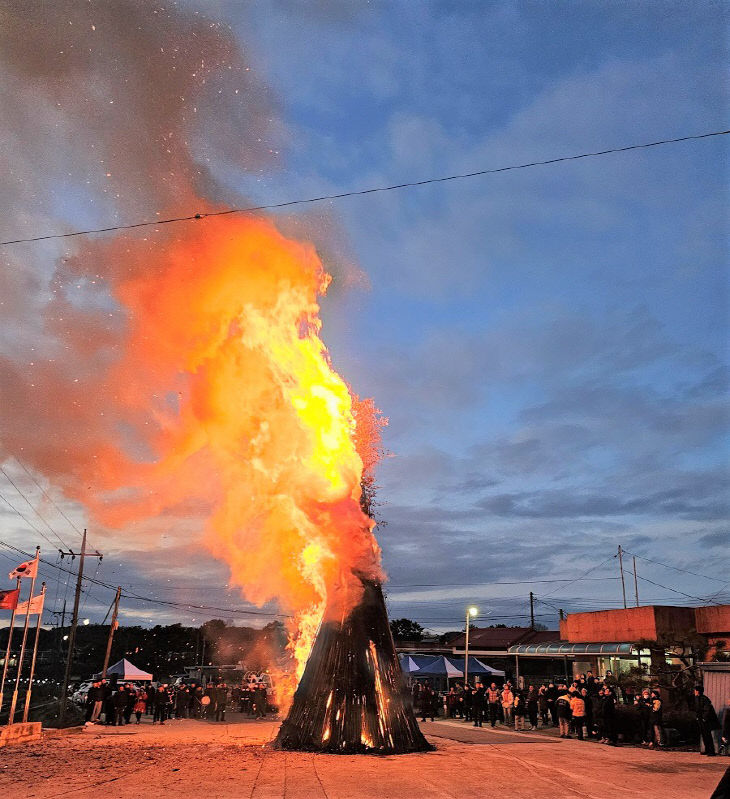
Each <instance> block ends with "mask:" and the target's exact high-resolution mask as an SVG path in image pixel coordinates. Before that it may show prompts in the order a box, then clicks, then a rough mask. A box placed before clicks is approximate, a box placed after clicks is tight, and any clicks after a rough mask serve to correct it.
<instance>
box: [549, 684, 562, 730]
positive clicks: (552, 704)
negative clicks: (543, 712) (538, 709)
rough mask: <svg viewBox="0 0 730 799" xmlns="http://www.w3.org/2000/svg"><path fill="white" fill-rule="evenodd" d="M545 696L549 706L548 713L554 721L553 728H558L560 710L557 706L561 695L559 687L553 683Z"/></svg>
mask: <svg viewBox="0 0 730 799" xmlns="http://www.w3.org/2000/svg"><path fill="white" fill-rule="evenodd" d="M545 694H546V696H547V706H548V711H549V712H550V718H551V720H552V723H553V727H557V726H558V709H557V706H556V702H557V701H558V696H559V695H560V692H559V691H558V687H557V685H555V683H553V682H551V683H549V684H548V687H547V691H545Z"/></svg>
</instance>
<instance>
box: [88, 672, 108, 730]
mask: <svg viewBox="0 0 730 799" xmlns="http://www.w3.org/2000/svg"><path fill="white" fill-rule="evenodd" d="M86 700H87V703H88V709H89V710H90V711H91V712H90V713H89V714H88V718H87V719H86V720H87V721H91V722H92V723H94V724H95V723H96V722H97V721H99V716H100V715H101V708H102V705H103V704H104V689H103V688H102V686H101V682H100V681H99V680H96V681H94V683H93V684H92V686H91V688H89V693H88V694H87V696H86Z"/></svg>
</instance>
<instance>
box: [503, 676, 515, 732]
mask: <svg viewBox="0 0 730 799" xmlns="http://www.w3.org/2000/svg"><path fill="white" fill-rule="evenodd" d="M514 704H515V695H514V694H513V693H512V688H511V686H510V684H509V683H508V682H507V683H505V684H504V688H503V689H502V712H503V714H504V724H505V726H506V727H511V726H512V720H513V719H514V713H513V711H514Z"/></svg>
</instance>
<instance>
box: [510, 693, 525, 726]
mask: <svg viewBox="0 0 730 799" xmlns="http://www.w3.org/2000/svg"><path fill="white" fill-rule="evenodd" d="M514 697H515V698H514V699H513V700H512V712H513V714H514V720H515V732H517V731H520V732H524V731H525V713H526V712H527V708H526V706H525V697H524V695H523V693H522V691H515V693H514Z"/></svg>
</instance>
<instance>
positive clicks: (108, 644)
mask: <svg viewBox="0 0 730 799" xmlns="http://www.w3.org/2000/svg"><path fill="white" fill-rule="evenodd" d="M121 595H122V586H121V585H119V586H117V595H116V596H115V597H114V613H112V624H111V627H110V628H109V638H108V639H107V642H106V655H104V668H103V669H102V670H101V679H102V680H105V679H106V670H107V669H108V668H109V655H111V652H112V641H113V640H114V631H115V630H116V628H117V614H118V613H119V597H120V596H121Z"/></svg>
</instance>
